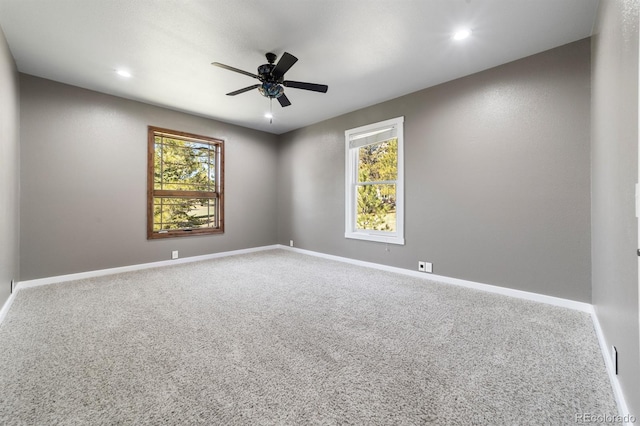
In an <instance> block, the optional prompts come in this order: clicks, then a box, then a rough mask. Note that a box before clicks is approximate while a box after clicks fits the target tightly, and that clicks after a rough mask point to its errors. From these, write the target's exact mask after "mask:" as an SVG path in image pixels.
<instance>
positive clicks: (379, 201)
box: [356, 184, 396, 232]
mask: <svg viewBox="0 0 640 426" xmlns="http://www.w3.org/2000/svg"><path fill="white" fill-rule="evenodd" d="M356 188H357V202H358V203H357V208H356V229H365V230H371V231H388V232H395V230H396V186H395V185H387V184H379V185H357V186H356Z"/></svg>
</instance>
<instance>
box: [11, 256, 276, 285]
mask: <svg viewBox="0 0 640 426" xmlns="http://www.w3.org/2000/svg"><path fill="white" fill-rule="evenodd" d="M276 248H279V246H278V245H271V246H261V247H252V248H247V249H241V250H232V251H224V252H220V253H212V254H203V255H201V256H191V257H183V258H181V259H173V260H161V261H159V262H150V263H142V264H138V265H129V266H120V267H117V268H109V269H99V270H97V271H87V272H78V273H76V274H68V275H58V276H55V277H47V278H37V279H34V280H27V281H20V282H19V283H18V284H17V286H16V289H17V290H21V289H24V288H29V287H38V286H41V285H47V284H55V283H62V282H66V281H76V280H82V279H85V278H94V277H102V276H105V275H113V274H121V273H123V272H131V271H140V270H142V269H150V268H158V267H161V266H170V265H179V264H182V263H191V262H199V261H202V260H209V259H217V258H220V257H227V256H237V255H239V254H247V253H255V252H259V251H265V250H273V249H276ZM14 293H15V291H14Z"/></svg>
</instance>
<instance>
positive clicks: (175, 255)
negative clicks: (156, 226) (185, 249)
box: [171, 250, 178, 259]
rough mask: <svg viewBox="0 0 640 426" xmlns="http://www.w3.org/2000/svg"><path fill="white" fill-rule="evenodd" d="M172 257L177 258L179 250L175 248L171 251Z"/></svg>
mask: <svg viewBox="0 0 640 426" xmlns="http://www.w3.org/2000/svg"><path fill="white" fill-rule="evenodd" d="M171 258H172V259H177V258H178V250H174V251H172V252H171Z"/></svg>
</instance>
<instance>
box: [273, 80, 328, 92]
mask: <svg viewBox="0 0 640 426" xmlns="http://www.w3.org/2000/svg"><path fill="white" fill-rule="evenodd" d="M282 84H283V85H284V86H285V87H293V88H294V89H304V90H311V91H313V92H322V93H327V90H328V89H329V86H327V85H326V84H315V83H304V82H302V81H283V82H282Z"/></svg>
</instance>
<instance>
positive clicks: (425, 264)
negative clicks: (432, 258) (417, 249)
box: [424, 262, 433, 274]
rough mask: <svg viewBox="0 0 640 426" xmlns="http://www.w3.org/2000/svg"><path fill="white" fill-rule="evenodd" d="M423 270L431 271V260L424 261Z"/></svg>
mask: <svg viewBox="0 0 640 426" xmlns="http://www.w3.org/2000/svg"><path fill="white" fill-rule="evenodd" d="M424 271H425V272H428V273H430V274H431V273H433V263H431V262H424Z"/></svg>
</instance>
